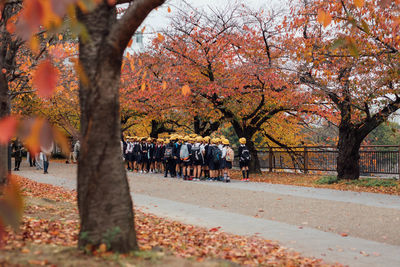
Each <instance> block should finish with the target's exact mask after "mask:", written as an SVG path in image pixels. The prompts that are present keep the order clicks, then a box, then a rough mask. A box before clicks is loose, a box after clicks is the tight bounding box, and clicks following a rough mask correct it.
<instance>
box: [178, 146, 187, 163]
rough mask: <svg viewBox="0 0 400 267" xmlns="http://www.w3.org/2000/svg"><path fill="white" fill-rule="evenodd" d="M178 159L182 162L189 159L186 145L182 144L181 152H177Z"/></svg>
mask: <svg viewBox="0 0 400 267" xmlns="http://www.w3.org/2000/svg"><path fill="white" fill-rule="evenodd" d="M179 157H180V158H181V159H183V160H187V159H188V158H189V148H188V145H187V144H183V145H182V146H181V151H180V152H179Z"/></svg>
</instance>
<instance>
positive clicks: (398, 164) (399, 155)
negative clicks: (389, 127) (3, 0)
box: [397, 146, 400, 180]
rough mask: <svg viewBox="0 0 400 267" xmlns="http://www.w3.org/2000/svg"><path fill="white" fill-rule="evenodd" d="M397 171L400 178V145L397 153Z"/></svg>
mask: <svg viewBox="0 0 400 267" xmlns="http://www.w3.org/2000/svg"><path fill="white" fill-rule="evenodd" d="M397 172H398V173H399V180H400V146H399V152H398V154H397Z"/></svg>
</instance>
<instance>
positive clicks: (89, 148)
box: [78, 4, 138, 252]
mask: <svg viewBox="0 0 400 267" xmlns="http://www.w3.org/2000/svg"><path fill="white" fill-rule="evenodd" d="M78 13H79V12H78ZM78 16H79V20H80V22H82V23H83V24H84V25H85V27H86V29H87V30H88V32H89V36H90V40H89V41H82V40H80V43H79V59H80V62H81V64H82V66H83V69H84V71H85V74H86V75H87V76H88V78H89V84H88V85H85V84H83V83H81V84H80V90H79V93H80V107H81V136H82V140H81V153H80V158H79V165H78V207H79V215H80V218H81V229H80V235H79V243H78V245H79V247H81V248H82V247H85V246H86V245H88V244H91V245H95V246H97V245H100V244H101V243H105V244H107V245H109V246H110V247H109V248H110V249H111V250H113V251H119V252H128V251H131V250H136V249H138V246H137V242H136V234H135V229H134V220H133V216H134V215H133V209H132V208H133V207H132V200H131V196H130V190H129V185H128V181H127V177H126V172H125V170H124V166H123V162H122V159H121V147H120V134H121V132H120V114H119V110H120V108H119V92H118V88H119V80H120V74H121V73H120V69H121V63H122V55H117V54H113V53H115V52H114V51H115V49H113V47H112V46H111V44H108V43H106V42H105V41H104V40H105V36H106V35H107V34H108V31H109V28H110V25H111V24H112V23H114V22H115V19H116V10H115V8H114V7H108V6H106V5H104V4H101V5H99V6H98V7H97V8H96V10H94V11H93V12H90V13H84V14H82V13H79V15H78Z"/></svg>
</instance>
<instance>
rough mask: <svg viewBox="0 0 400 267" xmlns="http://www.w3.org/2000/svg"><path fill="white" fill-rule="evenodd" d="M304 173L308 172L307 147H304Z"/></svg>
mask: <svg viewBox="0 0 400 267" xmlns="http://www.w3.org/2000/svg"><path fill="white" fill-rule="evenodd" d="M304 173H308V149H307V147H306V146H305V147H304Z"/></svg>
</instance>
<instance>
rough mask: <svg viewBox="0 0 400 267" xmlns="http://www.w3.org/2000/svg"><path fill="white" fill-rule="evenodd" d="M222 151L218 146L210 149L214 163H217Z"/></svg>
mask: <svg viewBox="0 0 400 267" xmlns="http://www.w3.org/2000/svg"><path fill="white" fill-rule="evenodd" d="M221 157H222V151H221V149H219V148H218V147H213V151H212V159H213V161H214V162H215V163H218V162H219V161H220V160H221Z"/></svg>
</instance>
